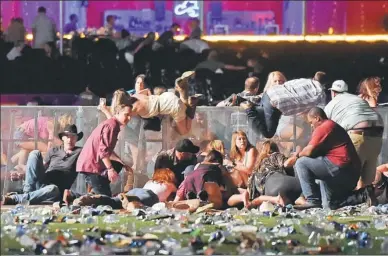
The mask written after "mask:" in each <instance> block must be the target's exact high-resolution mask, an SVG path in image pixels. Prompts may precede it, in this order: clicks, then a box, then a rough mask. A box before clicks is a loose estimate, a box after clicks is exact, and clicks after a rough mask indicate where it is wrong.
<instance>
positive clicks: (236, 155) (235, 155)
mask: <svg viewBox="0 0 388 256" xmlns="http://www.w3.org/2000/svg"><path fill="white" fill-rule="evenodd" d="M238 136H244V137H245V139H246V140H247V148H246V150H245V152H248V151H249V150H250V149H251V148H252V147H253V146H252V144H251V143H250V142H249V140H248V137H247V134H246V133H245V132H243V131H235V132H233V135H232V146H231V148H230V153H229V157H230V159H231V160H232V161H240V160H241V159H242V158H243V155H242V154H241V152H240V151H239V150H238V148H237V146H236V139H237V137H238Z"/></svg>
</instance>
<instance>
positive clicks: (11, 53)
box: [7, 47, 22, 60]
mask: <svg viewBox="0 0 388 256" xmlns="http://www.w3.org/2000/svg"><path fill="white" fill-rule="evenodd" d="M20 56H22V54H21V53H20V50H19V49H18V48H16V47H13V48H12V50H10V51H9V53H8V54H7V59H8V60H14V59H16V58H17V57H20Z"/></svg>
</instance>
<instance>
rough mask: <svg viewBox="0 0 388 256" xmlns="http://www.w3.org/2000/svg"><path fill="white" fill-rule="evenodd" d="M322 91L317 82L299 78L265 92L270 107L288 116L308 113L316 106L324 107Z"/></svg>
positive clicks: (323, 93)
mask: <svg viewBox="0 0 388 256" xmlns="http://www.w3.org/2000/svg"><path fill="white" fill-rule="evenodd" d="M324 89H325V88H324V87H323V86H322V85H321V84H320V83H319V82H317V81H313V80H312V79H306V78H301V79H295V80H290V81H288V82H286V83H285V84H283V85H279V86H273V87H271V88H270V89H268V90H267V94H268V96H269V98H270V100H271V104H272V106H274V107H275V108H277V109H279V110H280V111H281V112H282V114H283V115H285V116H290V115H295V114H300V113H304V112H306V111H309V110H310V109H311V108H313V107H315V106H317V105H321V104H322V105H324V104H325V101H326V95H325V91H324Z"/></svg>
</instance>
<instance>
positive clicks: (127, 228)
mask: <svg viewBox="0 0 388 256" xmlns="http://www.w3.org/2000/svg"><path fill="white" fill-rule="evenodd" d="M118 216H119V218H118V222H117V223H112V224H108V223H106V222H105V221H104V216H99V217H97V218H96V223H94V224H81V223H76V224H67V223H58V222H52V223H50V224H48V225H47V227H46V228H45V229H43V230H41V231H40V232H44V233H45V236H46V237H50V238H51V239H55V238H56V237H57V235H58V234H59V231H65V232H68V233H71V234H72V238H71V239H80V240H82V235H84V234H88V229H90V228H93V227H98V228H99V231H101V230H108V231H119V232H123V233H133V232H134V231H135V232H137V233H138V234H139V232H140V233H143V234H145V233H150V234H154V235H156V236H157V237H158V238H159V239H160V240H163V239H165V238H174V239H176V240H178V241H179V242H180V243H181V246H183V247H185V246H187V245H188V244H189V241H190V239H191V238H192V236H191V235H190V233H185V234H181V233H179V232H177V231H178V230H179V229H175V230H174V231H166V230H164V228H165V227H167V226H171V225H177V223H182V222H179V221H177V220H175V221H174V220H173V221H170V222H169V224H164V223H166V220H163V221H161V222H155V221H143V220H139V219H136V217H133V216H130V215H128V214H126V215H122V214H120V215H118ZM74 217H79V215H78V216H77V215H75V216H74ZM198 217H199V215H195V214H192V215H190V216H189V217H188V219H186V220H185V221H183V223H185V225H186V226H190V225H191V224H192V223H193V222H194V221H195V220H196V219H197V218H198ZM234 219H235V220H239V222H240V223H241V224H244V223H245V224H247V225H254V226H258V227H263V226H265V227H268V228H271V227H273V226H275V225H277V224H279V223H281V221H282V220H284V217H272V218H271V217H263V216H252V215H251V216H244V215H241V214H239V215H235V216H234ZM329 220H330V221H337V222H339V223H343V224H352V223H354V224H355V223H358V222H360V221H363V222H366V223H370V224H371V225H370V228H367V229H365V230H363V231H366V232H368V233H369V234H370V235H371V237H372V240H371V241H372V242H373V247H372V248H360V249H359V251H358V253H359V254H381V249H380V248H381V242H382V240H377V239H375V238H376V237H380V238H381V237H384V236H385V237H387V236H388V231H387V230H376V229H374V228H372V227H373V223H372V222H371V221H372V217H371V216H357V217H345V218H341V217H332V218H329ZM316 221H317V216H311V218H307V219H306V218H304V219H300V220H299V222H300V224H299V225H297V224H296V225H294V228H295V231H296V232H295V233H294V234H291V235H288V236H287V237H273V238H272V239H269V238H268V237H270V235H269V234H268V233H266V234H267V235H266V234H262V236H263V237H267V238H268V239H265V240H266V241H265V244H264V247H265V248H266V249H267V250H272V251H276V250H278V251H281V252H283V253H284V254H291V253H292V250H291V249H289V248H288V247H287V245H276V246H273V245H272V242H273V241H278V240H283V241H286V240H289V239H293V240H297V241H299V242H300V243H301V245H305V246H308V247H314V246H313V245H311V244H309V243H308V235H306V234H305V233H304V232H302V229H301V226H302V225H304V224H307V223H315V224H316V223H317V222H316ZM321 221H323V222H325V220H321ZM327 223H329V221H327ZM28 225H29V228H32V227H39V226H42V224H39V223H35V224H28ZM1 228H2V231H1V232H2V233H1V238H2V239H1V254H2V255H6V254H23V253H25V254H31V250H27V249H25V250H24V252H23V253H22V251H21V248H22V247H21V245H20V244H19V242H18V241H17V238H16V239H15V238H11V237H10V236H9V235H8V234H7V232H5V231H4V226H3V223H2V225H1ZM149 228H154V229H153V230H152V231H149V230H148V229H149ZM222 229H223V230H225V228H219V227H217V226H216V225H203V226H200V227H199V230H197V231H200V236H201V238H202V241H204V242H207V241H208V239H209V234H210V233H211V232H214V231H216V230H222ZM336 232H338V231H325V233H324V234H323V235H322V236H321V239H320V245H327V241H326V236H328V235H330V234H335V233H336ZM93 235H98V236H99V235H100V233H99V232H97V233H93ZM259 235H260V234H259ZM337 235H339V234H337ZM232 236H233V237H236V238H239V237H240V234H233V235H232ZM349 241H350V240H348V239H346V238H343V237H342V238H341V237H337V238H336V239H335V240H334V243H333V245H335V246H339V247H343V246H345V245H346V244H347V243H348V242H349ZM213 245H214V244H213ZM214 246H215V251H214V253H215V254H229V255H231V254H232V255H233V254H238V251H237V247H238V244H225V243H223V244H220V245H214ZM346 253H348V254H350V253H351V254H354V253H355V252H354V251H352V252H351V251H347V252H342V253H341V254H346Z"/></svg>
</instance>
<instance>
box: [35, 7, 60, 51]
mask: <svg viewBox="0 0 388 256" xmlns="http://www.w3.org/2000/svg"><path fill="white" fill-rule="evenodd" d="M32 29H35V30H36V34H35V35H34V36H35V38H34V45H33V47H34V48H43V45H44V44H45V43H47V42H54V41H55V33H56V28H55V23H54V21H53V20H51V19H50V18H49V17H47V16H46V14H42V13H39V14H38V16H36V17H35V19H34V22H33V23H32Z"/></svg>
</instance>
